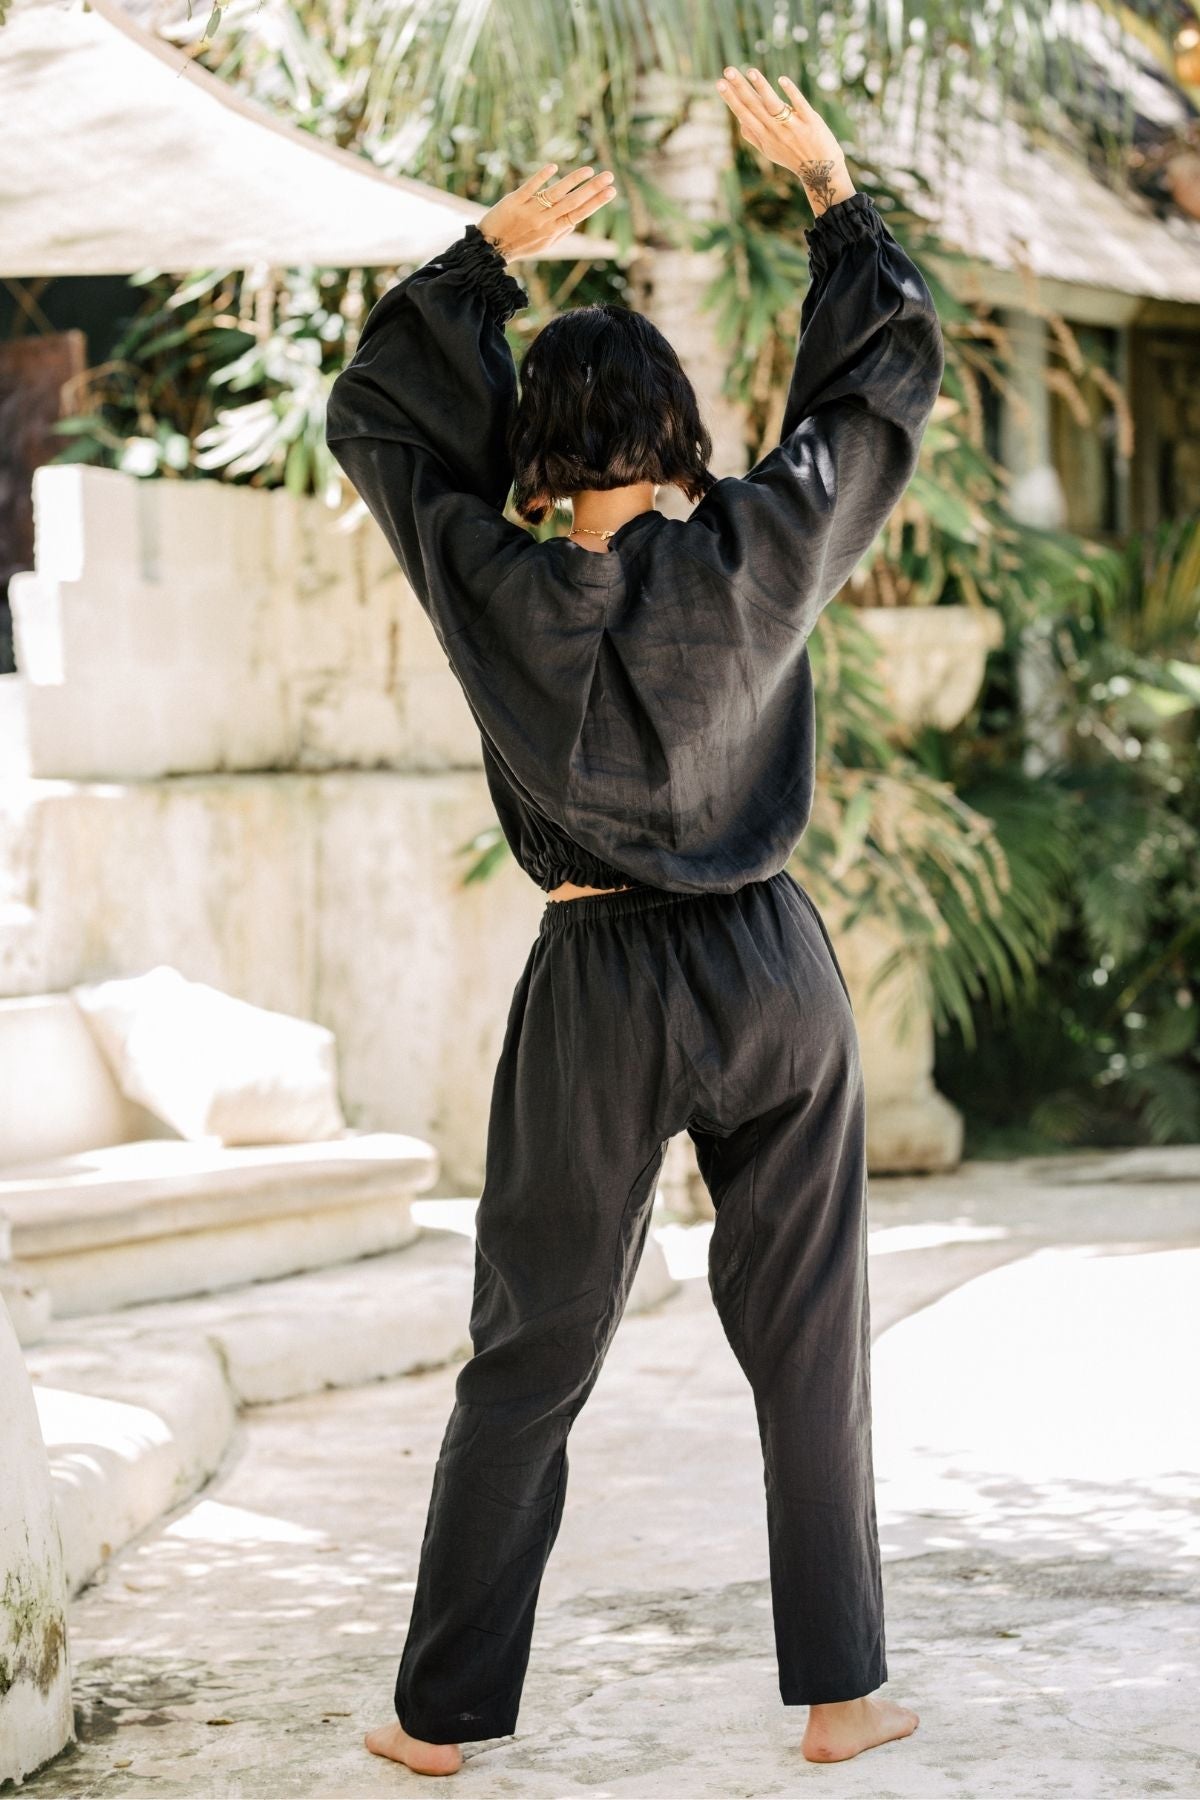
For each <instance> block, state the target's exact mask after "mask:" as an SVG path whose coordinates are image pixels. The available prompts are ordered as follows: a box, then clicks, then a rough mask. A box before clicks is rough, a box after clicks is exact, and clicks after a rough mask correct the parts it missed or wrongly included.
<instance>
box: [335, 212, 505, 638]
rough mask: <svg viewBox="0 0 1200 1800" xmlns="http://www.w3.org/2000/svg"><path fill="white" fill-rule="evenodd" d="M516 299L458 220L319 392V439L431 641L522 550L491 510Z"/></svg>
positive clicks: (498, 497)
mask: <svg viewBox="0 0 1200 1800" xmlns="http://www.w3.org/2000/svg"><path fill="white" fill-rule="evenodd" d="M528 299H529V296H528V294H527V293H526V291H525V289H524V288H523V287H522V286H521V284H520V283H519V282H518V281H516V280H515V279H514V278H513V277H512V276H511V275H509V274H508V273H507V269H506V265H505V262H504V259H503V257H502V256H501V255H500V253H499V252H498V251H497V250H496V249H495V247H494V246H493V245H492V244H491V243H490V242H489V240H488V239H487V238H486V237H485V236H484V235H483V233H482V232H481V231H480V230H479V229H478V227H477V226H475V225H474V224H471V225H468V226H467V227H466V229H465V231H464V233H463V236H462V237H461V238H460V239H458V241H457V242H456V243H454V244H452V245H451V246H450V247H449V249H447V250H445V251H443V252H442V253H441V254H440V255H439V256H436V257H434V258H432V259H431V260H430V261H429V262H427V263H425V264H424V265H423V266H422V267H421V268H419V269H417V270H415V271H414V272H413V273H412V274H411V275H408V276H406V277H405V279H404V280H402V281H400V282H398V283H397V284H396V286H395V287H392V288H389V289H388V291H387V293H386V294H384V295H382V297H381V298H380V299H379V300H377V301H376V303H375V305H374V306H373V307H372V308H371V311H370V312H369V313H368V314H367V317H366V320H365V322H364V324H363V329H362V332H361V335H360V337H359V341H358V345H357V348H356V350H355V353H354V355H353V357H352V358H351V360H350V362H348V363H347V364H346V367H345V368H344V369H343V370H342V372H341V373H340V374H339V375H338V376H337V378H336V379H335V381H334V383H333V386H332V388H331V389H330V393H329V400H328V406H327V412H326V424H325V437H326V442H327V443H328V445H329V448H330V450H331V452H332V453H333V455H334V457H335V458H336V460H337V462H338V463H339V464H340V466H341V467H342V469H344V470H345V472H346V474H347V476H348V477H349V479H350V481H351V482H352V483H353V485H354V488H355V489H356V491H357V492H358V494H359V495H361V497H362V499H363V501H364V502H365V504H366V506H367V508H368V509H369V511H370V512H371V514H372V516H373V517H374V518H375V520H376V522H377V523H378V525H379V527H380V529H381V530H382V532H383V534H384V536H385V537H386V539H387V541H388V543H389V544H390V546H391V548H392V551H393V553H394V554H395V556H396V559H397V561H398V562H399V564H400V566H401V568H402V569H403V570H404V573H405V575H406V576H407V578H408V581H409V583H410V585H411V586H412V588H413V591H414V592H415V594H416V596H417V598H418V600H419V601H420V603H421V605H422V606H423V607H424V609H425V611H426V612H427V613H428V615H429V617H430V619H431V621H432V623H433V626H434V629H435V631H436V632H437V634H438V637H439V639H440V641H441V642H442V644H443V646H444V645H445V643H446V640H447V639H448V638H451V637H453V636H454V635H455V634H456V633H457V632H459V631H462V630H464V629H465V628H466V627H467V626H469V625H470V624H472V623H473V622H474V621H475V620H476V619H477V618H478V617H479V616H480V614H481V613H482V612H483V610H484V608H485V607H486V606H487V604H488V602H489V600H490V599H491V597H492V595H493V593H494V592H495V590H496V588H497V587H498V586H499V585H500V584H501V583H502V582H503V581H505V580H506V579H507V578H508V577H509V576H510V575H511V574H513V573H514V572H515V569H516V566H517V564H518V562H519V560H520V558H521V557H522V556H523V555H525V554H527V553H528V551H529V550H530V548H531V546H532V545H533V542H534V540H533V538H532V537H531V535H530V533H529V532H527V531H525V530H523V529H522V528H521V527H520V526H519V525H514V524H513V523H512V522H511V521H510V520H508V519H506V518H505V517H504V514H503V507H504V503H505V500H506V499H507V496H508V491H509V488H510V486H511V485H512V469H511V465H510V463H509V460H508V453H507V447H506V434H507V427H508V422H509V418H510V415H511V412H512V409H513V407H514V406H515V404H516V391H517V377H516V370H515V368H514V366H513V359H512V353H511V351H510V349H509V347H508V340H507V338H506V337H505V335H504V323H505V320H506V319H508V318H509V317H510V316H511V314H512V313H514V312H515V311H517V310H518V308H520V307H522V306H525V305H527V304H528Z"/></svg>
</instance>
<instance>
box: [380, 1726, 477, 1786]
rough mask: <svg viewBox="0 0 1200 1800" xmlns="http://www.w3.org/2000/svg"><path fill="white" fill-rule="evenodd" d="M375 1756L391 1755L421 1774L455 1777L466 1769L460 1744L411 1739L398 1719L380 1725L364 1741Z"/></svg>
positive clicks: (392, 1758)
mask: <svg viewBox="0 0 1200 1800" xmlns="http://www.w3.org/2000/svg"><path fill="white" fill-rule="evenodd" d="M363 1742H364V1744H365V1745H366V1746H367V1749H368V1750H369V1751H370V1752H371V1753H372V1755H373V1756H387V1757H390V1758H391V1760H392V1762H398V1763H403V1764H404V1766H405V1768H406V1769H412V1770H413V1771H414V1772H415V1773H416V1774H418V1775H454V1774H456V1773H457V1771H458V1770H459V1769H461V1768H462V1751H461V1750H460V1749H459V1747H458V1745H457V1744H427V1743H425V1742H424V1740H423V1739H421V1738H414V1737H409V1735H408V1733H407V1731H405V1729H404V1727H403V1725H401V1724H400V1722H399V1721H398V1720H397V1721H395V1722H394V1723H393V1724H391V1725H377V1726H376V1727H375V1729H374V1731H368V1733H367V1735H366V1737H365V1738H364V1739H363Z"/></svg>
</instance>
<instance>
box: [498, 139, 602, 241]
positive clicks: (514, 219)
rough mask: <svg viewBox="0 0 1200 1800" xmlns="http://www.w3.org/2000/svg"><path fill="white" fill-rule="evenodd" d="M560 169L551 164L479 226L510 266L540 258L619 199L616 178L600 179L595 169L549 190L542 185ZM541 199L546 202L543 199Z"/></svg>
mask: <svg viewBox="0 0 1200 1800" xmlns="http://www.w3.org/2000/svg"><path fill="white" fill-rule="evenodd" d="M557 169H558V164H557V163H545V164H543V166H542V167H541V168H540V169H535V170H534V172H533V174H532V175H531V176H530V177H529V179H528V180H527V181H523V182H522V183H521V185H520V187H519V188H514V189H513V191H512V193H511V194H505V196H504V198H503V199H502V200H497V202H496V204H495V206H493V207H491V208H490V210H489V211H487V212H485V213H484V215H483V217H482V218H481V219H480V221H479V229H480V231H482V232H483V234H484V236H485V237H486V238H489V239H490V240H491V242H492V243H493V244H494V245H495V246H496V249H497V250H498V251H499V252H500V254H501V256H502V257H503V258H504V260H505V262H516V261H518V260H519V258H521V257H525V256H540V255H541V254H542V252H543V251H545V250H548V249H549V248H550V246H551V244H554V243H556V242H557V241H558V239H559V238H560V237H565V236H566V234H567V232H568V231H573V230H574V229H575V227H576V225H578V224H579V222H580V221H581V220H582V219H587V218H590V217H591V215H592V213H594V212H597V211H598V210H599V209H600V207H602V206H606V205H607V204H608V202H609V201H610V200H611V199H612V198H613V196H614V195H615V194H616V191H617V190H616V186H615V185H614V180H613V173H612V170H611V169H604V170H602V171H601V173H600V174H599V175H596V174H595V173H594V172H593V171H592V170H591V169H590V168H587V169H571V170H570V171H569V172H568V173H567V174H566V175H560V176H559V178H558V180H557V181H552V182H551V183H550V185H549V186H548V187H543V186H542V183H543V182H544V181H545V180H546V178H547V176H550V175H553V174H554V173H555V172H556V170H557ZM539 194H540V195H541V196H542V198H541V199H539V198H538V196H539Z"/></svg>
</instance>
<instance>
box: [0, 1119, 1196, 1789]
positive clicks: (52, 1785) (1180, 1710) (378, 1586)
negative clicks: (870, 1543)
mask: <svg viewBox="0 0 1200 1800" xmlns="http://www.w3.org/2000/svg"><path fill="white" fill-rule="evenodd" d="M1198 1177H1200V1154H1198V1153H1197V1152H1188V1153H1182V1152H1161V1153H1138V1154H1137V1156H1133V1157H1131V1158H1125V1159H1122V1158H1120V1157H1109V1158H1072V1159H1055V1161H1054V1162H1053V1164H1046V1163H1044V1162H1038V1163H1024V1164H1019V1165H1004V1166H999V1165H975V1166H974V1167H968V1168H967V1169H965V1170H962V1171H958V1172H957V1173H956V1174H955V1175H953V1176H945V1177H939V1178H936V1179H931V1180H926V1181H908V1180H906V1181H897V1182H885V1181H880V1180H877V1181H875V1182H874V1183H873V1187H872V1228H873V1233H872V1250H873V1257H872V1315H873V1319H874V1323H875V1328H876V1333H877V1336H876V1342H875V1351H874V1361H873V1381H874V1390H875V1420H876V1436H875V1441H876V1474H877V1478H878V1498H879V1516H880V1530H881V1538H882V1541H883V1545H884V1555H885V1589H886V1598H887V1644H888V1655H889V1674H890V1679H889V1682H888V1684H887V1687H886V1689H885V1690H884V1691H885V1692H887V1693H889V1694H891V1695H893V1696H894V1697H896V1698H898V1699H904V1700H906V1701H909V1702H911V1703H912V1704H913V1705H915V1706H916V1707H917V1709H918V1711H919V1712H920V1714H921V1725H920V1727H919V1729H918V1731H917V1732H916V1733H915V1734H914V1736H913V1737H911V1738H909V1739H907V1740H905V1741H903V1742H899V1743H895V1744H891V1745H888V1746H885V1747H883V1748H881V1749H877V1750H873V1751H871V1752H869V1753H867V1754H866V1755H864V1756H862V1757H860V1758H858V1759H856V1760H855V1761H853V1762H850V1763H846V1764H841V1765H838V1766H837V1767H836V1768H821V1767H816V1766H814V1765H810V1764H808V1763H806V1762H805V1761H804V1760H803V1758H802V1757H801V1755H800V1751H799V1739H800V1734H801V1732H802V1730H803V1725H804V1720H805V1717H806V1713H805V1710H804V1709H803V1708H785V1707H783V1706H782V1705H781V1703H780V1700H779V1696H778V1689H777V1685H776V1670H775V1661H774V1654H773V1645H772V1639H771V1618H770V1593H769V1588H768V1585H767V1579H766V1539H765V1514H764V1506H763V1488H762V1464H761V1457H760V1455H759V1450H758V1441H757V1435H756V1426H755V1420H754V1413H753V1406H752V1402H751V1397H750V1392H749V1389H748V1387H747V1386H746V1384H745V1382H744V1379H743V1377H742V1375H741V1373H740V1371H739V1369H738V1367H737V1365H736V1363H735V1362H734V1360H733V1357H732V1353H731V1352H730V1351H729V1349H728V1346H727V1345H726V1344H725V1341H724V1339H723V1337H722V1336H721V1333H720V1327H719V1325H718V1322H717V1320H716V1317H715V1314H714V1312H713V1309H712V1305H711V1301H710V1299H709V1296H708V1291H707V1287H706V1284H705V1282H704V1280H703V1278H702V1273H697V1274H696V1275H695V1276H694V1278H693V1279H690V1280H685V1281H684V1283H683V1286H682V1288H681V1290H680V1292H679V1293H678V1294H677V1295H676V1296H675V1297H674V1298H672V1299H670V1300H668V1301H667V1302H666V1303H665V1304H664V1305H663V1306H662V1307H660V1308H659V1309H657V1310H656V1311H654V1312H651V1313H646V1314H642V1315H639V1316H636V1317H631V1318H627V1319H626V1320H625V1322H624V1323H623V1325H622V1328H621V1330H620V1332H619V1333H618V1335H617V1339H616V1342H615V1344H614V1346H613V1349H612V1351H611V1353H610V1355H609V1359H608V1362H607V1364H606V1366H605V1368H604V1370H603V1372H602V1374H601V1377H600V1381H599V1383H598V1385H597V1388H596V1391H595V1393H594V1394H593V1396H592V1398H591V1400H590V1401H589V1403H588V1405H587V1407H586V1408H585V1409H584V1411H583V1413H582V1415H581V1416H580V1418H579V1420H578V1422H577V1424H576V1426H575V1429H574V1431H573V1433H572V1437H571V1447H570V1475H569V1486H568V1494H567V1505H566V1513H565V1517H564V1520H563V1526H562V1530H561V1533H560V1536H559V1539H558V1543H557V1545H556V1547H555V1550H554V1553H553V1556H552V1557H551V1560H550V1564H549V1568H548V1570H547V1573H546V1577H545V1580H544V1583H543V1587H542V1597H541V1605H540V1608H539V1613H538V1622H537V1627H536V1631H535V1636H534V1643H533V1652H532V1657H531V1662H530V1670H529V1677H528V1681H527V1684H526V1688H525V1695H524V1703H523V1707H522V1713H521V1718H520V1722H519V1726H518V1730H517V1732H516V1734H515V1735H514V1736H512V1737H509V1738H501V1739H493V1740H489V1741H487V1742H486V1743H481V1744H470V1745H467V1746H466V1747H465V1752H466V1756H467V1761H466V1763H465V1765H464V1768H463V1770H462V1772H461V1773H460V1774H459V1775H458V1776H457V1777H456V1778H455V1781H456V1784H457V1787H458V1789H459V1790H461V1791H464V1792H467V1793H471V1794H477V1795H486V1796H489V1797H490V1796H514V1797H520V1800H526V1797H541V1796H545V1797H547V1800H550V1797H554V1800H565V1797H567V1796H576V1795H578V1796H585V1795H586V1796H589V1797H590V1800H607V1797H608V1796H613V1797H614V1800H615V1797H616V1796H630V1797H634V1800H653V1797H657V1796H671V1797H674V1800H701V1797H708V1796H713V1797H714V1800H715V1797H720V1800H728V1797H730V1796H735V1795H744V1796H763V1797H766V1796H777V1795H803V1794H808V1793H812V1792H816V1791H817V1789H821V1790H823V1791H826V1792H829V1791H833V1790H834V1789H836V1791H837V1793H838V1794H839V1795H843V1794H844V1795H849V1796H866V1795H869V1796H872V1797H873V1800H886V1797H889V1796H893V1795H894V1796H912V1797H913V1800H932V1797H934V1796H942V1795H955V1796H980V1797H982V1796H993V1795H995V1796H1003V1797H1004V1800H1019V1797H1021V1796H1031V1797H1035V1796H1036V1797H1039V1800H1040V1797H1041V1796H1046V1797H1047V1800H1049V1797H1050V1796H1054V1797H1055V1800H1058V1797H1060V1796H1079V1797H1080V1800H1083V1797H1086V1800H1092V1797H1093V1796H1096V1797H1099V1796H1108V1795H1126V1796H1139V1797H1140V1796H1149V1795H1153V1794H1168V1795H1190V1796H1196V1795H1200V1705H1198V1704H1197V1700H1196V1674H1197V1663H1198V1662H1200V1595H1198V1593H1197V1587H1196V1579H1195V1577H1196V1570H1197V1564H1198V1560H1200V1512H1198V1509H1197V1505H1196V1502H1197V1498H1198V1497H1200V1473H1198V1470H1200V1442H1198V1438H1200V1418H1198V1415H1197V1409H1196V1407H1195V1402H1194V1392H1193V1382H1194V1371H1195V1369H1196V1367H1197V1366H1200V1354H1198V1353H1200V1309H1197V1307H1196V1304H1195V1295H1196V1291H1197V1280H1198V1276H1200V1247H1198V1246H1200V1207H1198V1206H1197V1195H1198V1193H1200V1183H1198ZM667 1235H668V1237H670V1235H671V1234H667ZM702 1243H703V1234H702V1232H701V1233H697V1232H692V1233H679V1234H678V1235H677V1236H676V1238H675V1241H674V1242H673V1244H671V1245H670V1247H669V1252H668V1253H669V1254H671V1252H672V1251H674V1253H675V1254H676V1255H677V1256H679V1257H681V1258H682V1257H683V1256H684V1255H686V1254H688V1253H689V1252H690V1254H691V1256H692V1258H693V1265H692V1266H693V1268H694V1269H695V1270H702V1262H701V1261H700V1258H699V1255H698V1249H700V1248H702ZM680 1272H684V1271H683V1269H682V1265H681V1266H680ZM454 1373H455V1371H454V1368H453V1367H451V1368H446V1369H441V1370H436V1371H432V1372H429V1373H426V1374H420V1375H414V1376H408V1377H404V1378H401V1379H399V1380H393V1381H383V1382H378V1383H375V1384H372V1385H370V1386H366V1387H361V1388H356V1389H351V1390H346V1391H341V1392H333V1393H322V1394H317V1395H313V1396H310V1397H307V1398H304V1399H300V1400H293V1401H287V1402H284V1403H282V1404H279V1405H275V1406H265V1407H260V1408H255V1409H252V1410H250V1411H249V1412H247V1413H245V1414H243V1416H242V1418H241V1420H240V1422H239V1426H238V1430H237V1435H236V1438H235V1442H234V1445H233V1448H232V1451H231V1453H230V1455H229V1456H228V1457H227V1459H226V1464H225V1466H224V1468H223V1469H222V1470H221V1472H220V1473H219V1474H218V1476H217V1478H216V1479H215V1480H214V1481H213V1482H212V1483H211V1484H210V1485H209V1487H208V1488H207V1489H206V1490H205V1491H204V1492H203V1493H201V1494H200V1495H198V1496H197V1497H196V1498H195V1499H194V1500H193V1501H192V1502H191V1503H189V1504H188V1505H187V1506H185V1507H184V1508H182V1509H181V1510H180V1511H179V1512H178V1513H177V1514H176V1515H175V1516H174V1517H172V1518H170V1519H169V1520H167V1521H164V1522H163V1523H161V1524H160V1526H159V1527H158V1528H156V1529H155V1530H153V1531H152V1532H150V1533H148V1534H147V1535H146V1536H145V1537H144V1538H143V1540H141V1541H140V1542H139V1543H138V1544H136V1545H135V1546H133V1547H131V1548H130V1549H129V1550H128V1551H127V1552H126V1553H125V1554H124V1555H123V1556H122V1557H120V1558H119V1559H118V1560H117V1561H116V1562H114V1563H113V1564H111V1565H110V1566H109V1568H108V1570H107V1572H106V1574H105V1577H104V1579H103V1580H102V1581H101V1582H100V1583H99V1584H97V1585H96V1586H94V1587H92V1588H90V1589H88V1590H86V1591H85V1592H84V1593H83V1594H81V1595H80V1596H79V1598H78V1599H77V1601H76V1602H75V1605H74V1608H73V1615H72V1627H73V1636H72V1657H73V1662H74V1667H75V1693H76V1701H77V1705H78V1717H79V1727H80V1742H79V1744H78V1746H77V1747H75V1748H74V1749H71V1750H68V1751H67V1752H66V1753H64V1755H63V1756H61V1757H60V1758H59V1759H57V1760H56V1761H55V1762H54V1763H53V1764H51V1765H49V1766H48V1767H47V1768H46V1769H45V1770H43V1771H42V1773H41V1774H39V1775H38V1776H35V1777H33V1778H32V1779H31V1781H30V1782H28V1783H27V1784H26V1785H27V1787H28V1788H29V1789H30V1790H31V1791H32V1792H33V1793H34V1794H36V1795H37V1796H38V1800H41V1797H42V1796H46V1797H47V1800H49V1797H50V1796H68V1795H69V1796H71V1797H72V1800H91V1796H99V1795H104V1796H118V1797H122V1800H123V1797H124V1796H132V1795H146V1796H151V1797H154V1800H158V1797H160V1796H161V1797H163V1800H166V1797H167V1796H176V1795H179V1796H183V1795H187V1796H190V1797H197V1796H204V1797H206V1800H207V1797H209V1796H212V1797H213V1800H217V1797H218V1796H220V1797H223V1796H246V1797H247V1800H250V1797H257V1796H264V1797H265V1796H270V1797H272V1800H273V1797H276V1796H278V1797H280V1800H283V1797H285V1796H288V1797H290V1796H298V1797H299V1796H304V1797H305V1800H341V1797H342V1796H364V1797H369V1796H372V1795H377V1794H378V1795H385V1794H405V1793H414V1794H415V1793H417V1792H418V1791H425V1783H424V1781H423V1778H421V1777H419V1776H415V1775H412V1774H411V1773H410V1772H408V1771H406V1770H404V1769H402V1768H399V1767H398V1766H396V1765H392V1764H386V1763H383V1762H380V1761H379V1760H378V1759H376V1758H372V1757H370V1756H369V1755H368V1754H367V1753H366V1751H365V1750H364V1749H363V1748H362V1743H361V1739H362V1732H363V1730H364V1729H365V1728H366V1727H367V1726H369V1725H370V1724H373V1723H376V1722H380V1721H383V1720H385V1719H387V1718H388V1717H390V1716H391V1685H392V1680H393V1676H394V1673H395V1663H396V1659H397V1657H398V1655H399V1651H400V1647H401V1643H402V1641H403V1628H404V1621H405V1618H406V1616H407V1611H408V1606H409V1601H410V1597H411V1592H412V1583H413V1578H414V1575H415V1564H416V1555H417V1551H418V1548H419V1544H420V1535H421V1529H422V1525H423V1520H424V1512H425V1504H426V1500H427V1498H428V1493H429V1483H430V1480H431V1477H432V1467H433V1459H434V1456H435V1454H436V1450H437V1444H438V1441H439V1438H440V1435H441V1431H442V1428H443V1426H444V1423H445V1417H446V1414H447V1412H448V1410H449V1405H450V1398H451V1392H452V1387H453V1380H454Z"/></svg>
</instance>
